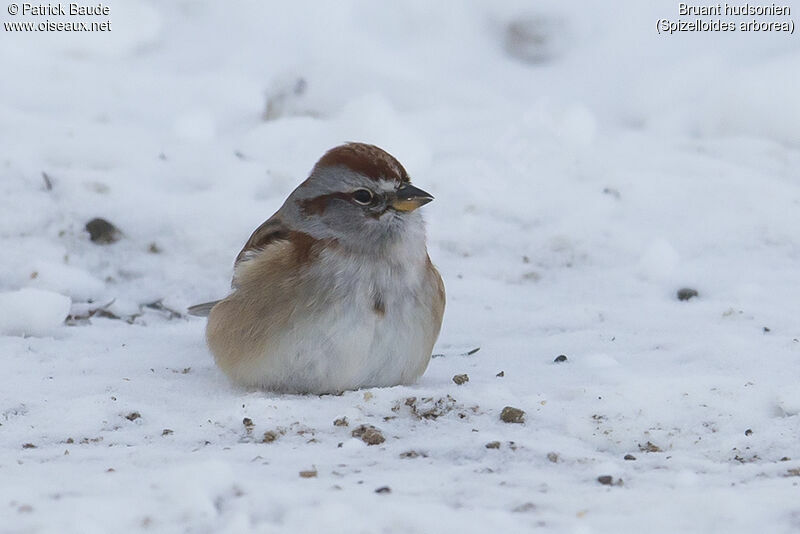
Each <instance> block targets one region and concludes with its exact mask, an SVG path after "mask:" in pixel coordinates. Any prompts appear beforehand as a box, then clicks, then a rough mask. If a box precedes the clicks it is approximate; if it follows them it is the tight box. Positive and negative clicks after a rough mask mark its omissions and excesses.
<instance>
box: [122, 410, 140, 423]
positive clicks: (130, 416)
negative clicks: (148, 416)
mask: <svg viewBox="0 0 800 534" xmlns="http://www.w3.org/2000/svg"><path fill="white" fill-rule="evenodd" d="M141 417H142V414H140V413H139V412H131V413H129V414H128V415H126V416H125V419H127V420H128V421H136V420H137V419H139V418H141Z"/></svg>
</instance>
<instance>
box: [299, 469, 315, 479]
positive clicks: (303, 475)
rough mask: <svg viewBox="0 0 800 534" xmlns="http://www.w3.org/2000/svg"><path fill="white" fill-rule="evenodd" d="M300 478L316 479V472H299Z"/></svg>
mask: <svg viewBox="0 0 800 534" xmlns="http://www.w3.org/2000/svg"><path fill="white" fill-rule="evenodd" d="M300 478H317V470H316V469H308V470H306V471H300Z"/></svg>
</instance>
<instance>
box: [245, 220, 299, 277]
mask: <svg viewBox="0 0 800 534" xmlns="http://www.w3.org/2000/svg"><path fill="white" fill-rule="evenodd" d="M288 238H289V229H288V228H286V226H285V225H284V224H283V222H282V221H281V220H280V219H278V218H277V217H275V216H273V217H270V218H269V219H267V220H266V221H264V222H263V223H262V224H261V226H259V227H258V228H256V229H255V231H254V232H253V233H252V235H251V236H250V239H248V240H247V243H245V244H244V247H242V250H241V251H240V252H239V254H238V255H237V256H236V261H235V262H234V268H236V266H238V265H239V263H240V262H243V261H247V260H249V259H251V258H252V257H253V256H255V255H256V254H258V253H259V252H261V251H262V250H264V249H265V248H266V247H267V245H269V244H270V243H272V242H274V241H277V240H279V239H288Z"/></svg>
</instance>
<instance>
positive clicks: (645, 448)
mask: <svg viewBox="0 0 800 534" xmlns="http://www.w3.org/2000/svg"><path fill="white" fill-rule="evenodd" d="M639 450H640V451H642V452H664V451H663V450H661V447H659V446H658V445H656V444H655V443H653V442H651V441H648V442H647V443H645V444H644V445H642V444H641V443H640V444H639Z"/></svg>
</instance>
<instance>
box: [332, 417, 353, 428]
mask: <svg viewBox="0 0 800 534" xmlns="http://www.w3.org/2000/svg"><path fill="white" fill-rule="evenodd" d="M349 425H350V423H349V422H348V421H347V417H340V418H338V419H334V421H333V426H349Z"/></svg>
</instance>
